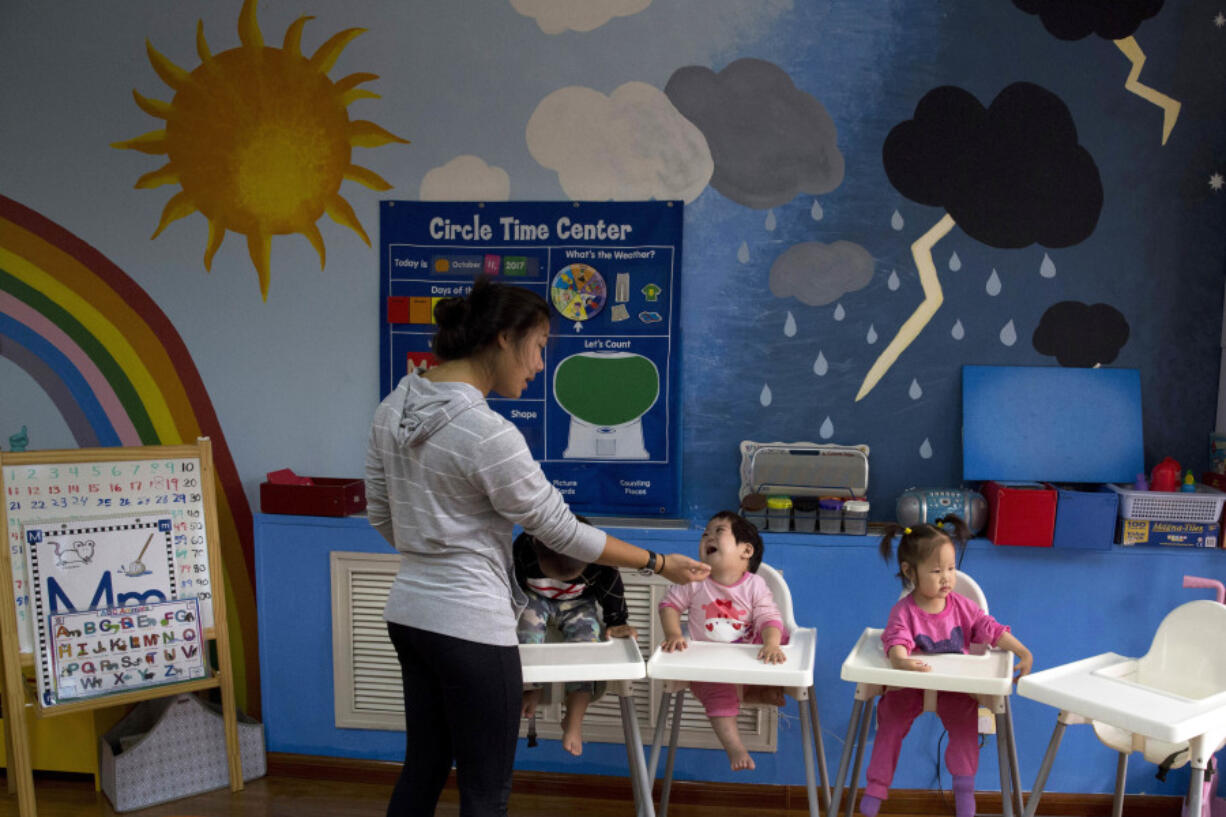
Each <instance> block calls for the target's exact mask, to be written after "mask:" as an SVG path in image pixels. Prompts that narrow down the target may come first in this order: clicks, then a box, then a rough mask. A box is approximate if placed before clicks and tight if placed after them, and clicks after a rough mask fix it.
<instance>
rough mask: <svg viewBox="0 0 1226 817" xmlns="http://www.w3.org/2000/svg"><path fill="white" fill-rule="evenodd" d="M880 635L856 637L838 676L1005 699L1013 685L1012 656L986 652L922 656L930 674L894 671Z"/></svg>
mask: <svg viewBox="0 0 1226 817" xmlns="http://www.w3.org/2000/svg"><path fill="white" fill-rule="evenodd" d="M882 632H883V631H882V630H879V629H874V628H872V627H869V628H867V629H865V631H864V632H863V633H862V634H861V635H860V640H859V641H857V642H856V646H854V647H852V650H851V652H850V653H849V654H848V655H847V660H846V661H844V662H843V670H842V672H841V673H840V676H839V677H841V678H842V679H843V680H844V681H851V682H853V683H860V684H881V685H882V686H891V687H907V688H910V689H935V690H940V691H943V692H965V693H967V694H970V695H1008V694H1009V693H1010V692H1011V691H1012V685H1013V653H1011V652H1008V651H1006V650H988V651H987V652H985V653H983V654H982V655H964V654H962V653H935V654H924V655H923V656H922V657H923V659H924V661H926V662H927V663H928V664H929V665H930V666H931V667H932V671H931V672H914V671H912V670H904V669H894V667H892V666H891V665H890V659H888V658H887V657H886V655H885V648H884V647H883V646H882V644H881V633H882Z"/></svg>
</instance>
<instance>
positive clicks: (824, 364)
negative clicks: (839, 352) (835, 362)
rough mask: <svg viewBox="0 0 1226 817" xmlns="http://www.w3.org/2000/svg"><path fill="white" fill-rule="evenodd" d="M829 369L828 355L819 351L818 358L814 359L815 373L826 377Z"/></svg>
mask: <svg viewBox="0 0 1226 817" xmlns="http://www.w3.org/2000/svg"><path fill="white" fill-rule="evenodd" d="M828 371H830V363H829V362H828V361H827V360H826V355H825V354H823V353H822V352H820V351H819V352H818V353H817V360H815V361H813V374H815V375H817V376H818V377H824V376H825V375H826V372H828Z"/></svg>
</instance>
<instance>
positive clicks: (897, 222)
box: [890, 210, 903, 230]
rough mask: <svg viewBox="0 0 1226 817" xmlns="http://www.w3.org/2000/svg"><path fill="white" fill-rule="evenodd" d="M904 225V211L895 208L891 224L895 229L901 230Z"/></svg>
mask: <svg viewBox="0 0 1226 817" xmlns="http://www.w3.org/2000/svg"><path fill="white" fill-rule="evenodd" d="M902 225H903V220H902V213H900V212H898V211H897V210H895V211H894V215H892V216H890V226H891V227H893V228H894V229H895V230H901V229H902Z"/></svg>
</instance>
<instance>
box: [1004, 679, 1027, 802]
mask: <svg viewBox="0 0 1226 817" xmlns="http://www.w3.org/2000/svg"><path fill="white" fill-rule="evenodd" d="M1005 726H1006V727H1007V729H1008V731H1009V737H1008V739H1007V741H1006V743H1005V746H1006V748H1007V749H1008V750H1009V778H1010V782H1011V783H1012V786H1013V811H1014V813H1015V814H1017V815H1018V817H1021V814H1022V812H1023V811H1025V806H1024V805H1023V803H1022V769H1021V767H1020V766H1019V765H1018V762H1017V736H1016V733H1015V732H1014V731H1013V705H1012V704H1011V703H1010V702H1009V698H1008V697H1007V696H1006V697H1005Z"/></svg>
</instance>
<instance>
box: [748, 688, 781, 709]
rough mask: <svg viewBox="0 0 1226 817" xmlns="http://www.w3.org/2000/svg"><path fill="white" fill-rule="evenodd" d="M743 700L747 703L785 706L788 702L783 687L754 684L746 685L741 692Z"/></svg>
mask: <svg viewBox="0 0 1226 817" xmlns="http://www.w3.org/2000/svg"><path fill="white" fill-rule="evenodd" d="M741 700H742V701H744V702H745V703H747V704H767V705H769V706H783V705H784V704H785V703H786V699H785V698H784V696H783V687H764V686H754V685H750V686H746V687H745V689H744V690H743V691H742V692H741Z"/></svg>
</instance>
